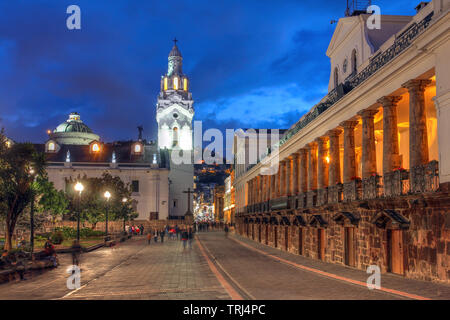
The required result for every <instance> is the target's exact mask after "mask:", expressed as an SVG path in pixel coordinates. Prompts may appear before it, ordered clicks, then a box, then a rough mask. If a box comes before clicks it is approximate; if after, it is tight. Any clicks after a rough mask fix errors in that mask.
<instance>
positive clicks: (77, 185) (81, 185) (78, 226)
mask: <svg viewBox="0 0 450 320" xmlns="http://www.w3.org/2000/svg"><path fill="white" fill-rule="evenodd" d="M83 190H84V186H83V184H82V183H81V182H77V183H76V185H75V191H78V192H79V194H78V215H77V242H78V243H80V215H81V192H83Z"/></svg>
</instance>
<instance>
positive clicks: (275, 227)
mask: <svg viewBox="0 0 450 320" xmlns="http://www.w3.org/2000/svg"><path fill="white" fill-rule="evenodd" d="M273 242H274V246H275V248H276V247H277V246H278V228H277V226H274V227H273Z"/></svg>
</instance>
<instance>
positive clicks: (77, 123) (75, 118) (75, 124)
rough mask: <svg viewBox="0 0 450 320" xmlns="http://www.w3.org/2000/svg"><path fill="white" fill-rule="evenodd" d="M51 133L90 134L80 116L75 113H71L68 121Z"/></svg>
mask: <svg viewBox="0 0 450 320" xmlns="http://www.w3.org/2000/svg"><path fill="white" fill-rule="evenodd" d="M53 132H86V133H92V130H91V129H90V128H89V127H88V126H87V125H85V124H84V123H83V122H82V121H81V119H80V115H79V114H78V113H77V112H72V113H71V114H70V115H69V119H67V120H66V121H65V122H63V123H61V124H60V125H59V126H57V127H56V129H55V130H53Z"/></svg>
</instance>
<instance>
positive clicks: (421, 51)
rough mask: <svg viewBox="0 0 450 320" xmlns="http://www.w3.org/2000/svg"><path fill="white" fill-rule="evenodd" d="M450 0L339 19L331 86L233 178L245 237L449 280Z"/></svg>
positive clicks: (356, 264)
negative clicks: (268, 163) (268, 164)
mask: <svg viewBox="0 0 450 320" xmlns="http://www.w3.org/2000/svg"><path fill="white" fill-rule="evenodd" d="M449 9H450V3H449V1H437V0H435V1H432V2H429V3H428V4H424V5H421V6H420V7H418V9H417V10H418V12H417V14H416V15H415V16H410V17H405V16H381V29H379V30H369V29H368V28H367V24H366V21H367V19H368V17H369V15H367V14H356V15H353V16H348V17H345V18H341V19H340V20H339V21H338V23H337V26H336V29H335V32H334V35H333V37H332V39H331V42H330V44H329V47H328V50H327V55H328V56H329V58H330V61H331V70H330V81H329V92H328V94H327V95H326V96H325V97H323V99H321V101H320V102H319V103H318V104H317V105H315V106H314V107H313V108H312V109H311V110H310V111H309V112H308V113H307V114H305V115H304V116H303V117H302V118H301V119H300V120H298V121H297V122H296V123H295V124H294V125H293V126H292V127H291V128H290V129H289V130H288V131H287V132H286V133H285V134H284V136H283V137H282V139H281V140H280V142H279V144H278V146H277V148H276V149H274V150H271V152H270V153H269V154H268V155H267V157H266V159H267V160H270V159H272V158H277V159H279V161H276V162H274V163H276V164H275V165H274V169H275V170H274V174H271V175H268V174H262V171H261V168H262V163H261V162H260V163H258V164H255V165H251V166H249V167H248V168H247V169H246V170H245V171H244V172H240V174H239V175H237V176H236V180H235V183H234V187H235V189H236V195H241V196H238V197H237V198H236V224H237V230H238V232H239V233H240V234H242V235H244V236H247V237H249V238H251V239H254V240H255V241H259V242H261V243H265V244H268V245H271V246H273V247H276V248H279V249H281V250H286V251H289V252H292V253H295V254H300V255H304V256H306V257H310V258H314V259H320V260H323V261H325V262H330V263H336V264H343V265H348V266H351V267H356V268H359V269H363V270H366V269H367V267H368V266H370V265H377V266H379V267H380V269H381V271H382V272H392V273H396V274H400V275H403V276H406V277H409V278H415V279H422V280H433V281H442V282H447V283H448V282H449V280H450V259H449V253H450V216H449V214H448V212H449V209H450V197H449V193H448V192H449V189H450V188H449V186H450V126H449V125H448V123H450V78H449V76H448V75H449V73H448V52H450V38H449V36H448V35H449V31H448V30H449V28H450V13H449Z"/></svg>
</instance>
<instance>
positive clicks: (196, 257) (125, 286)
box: [0, 231, 450, 300]
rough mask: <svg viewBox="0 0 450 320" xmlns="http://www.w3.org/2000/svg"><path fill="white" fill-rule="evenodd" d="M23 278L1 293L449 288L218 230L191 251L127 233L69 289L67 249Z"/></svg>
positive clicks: (353, 293)
mask: <svg viewBox="0 0 450 320" xmlns="http://www.w3.org/2000/svg"><path fill="white" fill-rule="evenodd" d="M59 259H60V263H61V265H60V266H59V267H58V268H56V269H53V270H50V271H47V272H44V273H42V274H40V275H33V276H31V275H28V276H27V279H26V280H25V281H20V282H10V283H7V284H3V285H0V299H165V300H169V299H177V300H178V299H192V300H197V299H212V300H216V299H281V300H287V299H450V287H449V286H447V285H440V284H434V283H429V282H423V281H414V280H409V279H404V278H402V277H399V276H395V275H390V274H389V275H385V274H383V275H382V278H381V286H382V290H369V289H368V288H367V287H366V286H365V285H364V284H365V282H366V279H367V277H368V275H367V274H366V273H365V272H363V271H361V270H356V269H352V268H347V267H342V266H337V265H332V264H326V263H323V262H320V261H316V260H312V259H308V258H304V257H301V256H297V255H294V254H289V253H286V252H282V251H280V250H277V249H274V248H270V247H267V246H265V245H262V244H259V243H255V242H254V241H251V240H248V239H244V238H242V237H240V236H237V235H230V236H229V237H228V238H226V237H225V235H224V233H223V232H221V231H211V232H203V233H198V234H197V239H196V240H195V241H194V245H193V247H192V249H189V248H186V249H183V246H182V243H181V242H180V241H176V240H169V239H166V240H165V242H164V243H163V244H161V243H156V244H155V243H153V242H152V243H151V244H150V245H148V244H147V243H146V240H144V238H139V237H138V238H134V239H132V240H130V241H127V242H125V243H120V244H118V245H117V246H116V247H113V248H102V249H99V250H96V251H93V252H90V253H86V254H83V255H82V263H81V268H82V271H81V287H80V288H79V289H76V290H69V289H68V288H67V286H66V281H67V277H69V274H68V273H66V270H67V268H68V266H69V265H70V262H71V258H70V255H67V254H61V255H59Z"/></svg>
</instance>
